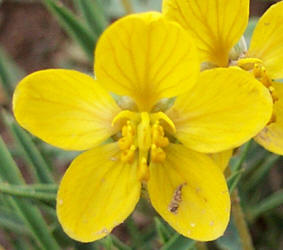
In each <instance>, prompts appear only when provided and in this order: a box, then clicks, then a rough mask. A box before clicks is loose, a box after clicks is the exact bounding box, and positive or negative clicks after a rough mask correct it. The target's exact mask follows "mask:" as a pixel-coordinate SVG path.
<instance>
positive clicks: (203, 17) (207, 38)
mask: <svg viewBox="0 0 283 250" xmlns="http://www.w3.org/2000/svg"><path fill="white" fill-rule="evenodd" d="M163 13H164V14H165V16H166V17H168V18H169V19H170V20H174V21H176V22H178V23H179V24H181V25H182V26H183V27H184V28H185V29H186V30H187V31H189V32H190V33H191V34H192V35H193V37H194V38H195V39H196V41H197V46H198V48H199V51H200V53H201V61H202V62H211V63H213V64H216V65H217V66H227V64H228V55H229V52H230V50H231V48H232V47H233V46H234V45H235V44H236V43H237V42H238V41H239V39H240V38H241V36H242V34H243V32H244V31H245V28H246V26H247V23H248V17H249V0H201V1H200V0H186V1H184V0H163Z"/></svg>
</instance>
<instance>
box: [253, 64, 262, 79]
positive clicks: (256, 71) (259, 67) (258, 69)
mask: <svg viewBox="0 0 283 250" xmlns="http://www.w3.org/2000/svg"><path fill="white" fill-rule="evenodd" d="M253 74H254V76H255V78H260V77H261V76H262V65H260V64H259V63H256V64H255V65H254V69H253Z"/></svg>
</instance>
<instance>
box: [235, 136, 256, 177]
mask: <svg viewBox="0 0 283 250" xmlns="http://www.w3.org/2000/svg"><path fill="white" fill-rule="evenodd" d="M251 145H252V140H250V141H249V142H247V143H246V144H245V145H244V146H243V147H242V151H241V155H240V157H239V158H238V160H237V161H236V163H235V164H233V166H232V171H233V172H235V171H239V170H240V169H241V168H242V165H243V163H244V161H245V159H246V157H247V155H248V151H249V149H250V147H251Z"/></svg>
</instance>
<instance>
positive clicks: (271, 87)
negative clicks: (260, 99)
mask: <svg viewBox="0 0 283 250" xmlns="http://www.w3.org/2000/svg"><path fill="white" fill-rule="evenodd" d="M268 89H269V92H270V94H271V96H272V100H273V102H277V101H278V100H279V97H278V95H277V94H276V91H275V88H274V87H273V86H270V87H269V88H268Z"/></svg>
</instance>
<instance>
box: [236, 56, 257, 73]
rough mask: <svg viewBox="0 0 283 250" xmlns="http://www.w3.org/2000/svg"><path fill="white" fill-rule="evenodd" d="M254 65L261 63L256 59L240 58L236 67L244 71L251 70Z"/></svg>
mask: <svg viewBox="0 0 283 250" xmlns="http://www.w3.org/2000/svg"><path fill="white" fill-rule="evenodd" d="M255 64H260V65H261V64H262V61H261V60H260V59H258V58H242V59H239V60H238V61H237V65H238V66H239V67H241V68H242V69H244V70H248V71H250V70H253V69H254V67H255Z"/></svg>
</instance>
